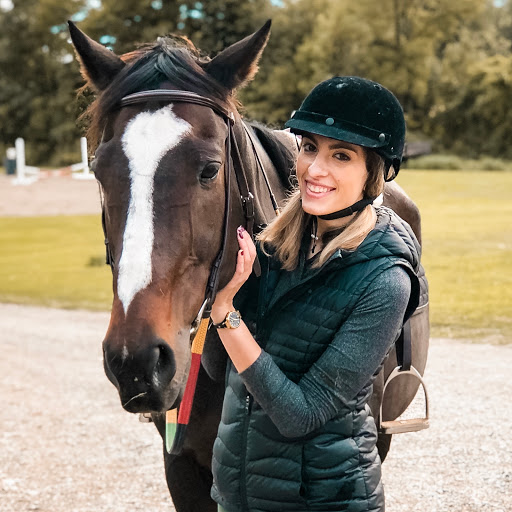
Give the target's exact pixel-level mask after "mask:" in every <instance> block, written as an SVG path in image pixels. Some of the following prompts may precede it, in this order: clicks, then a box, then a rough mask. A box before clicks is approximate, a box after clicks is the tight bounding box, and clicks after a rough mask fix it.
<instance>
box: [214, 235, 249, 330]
mask: <svg viewBox="0 0 512 512" xmlns="http://www.w3.org/2000/svg"><path fill="white" fill-rule="evenodd" d="M236 233H237V239H238V245H239V247H240V250H239V251H238V255H237V260H236V269H235V273H234V275H233V277H232V278H231V281H229V283H228V284H227V285H226V286H225V287H224V288H222V290H220V291H219V292H217V295H216V297H215V302H214V303H213V307H212V313H211V318H212V321H213V322H214V323H216V324H217V323H219V322H222V321H223V320H224V318H225V317H226V314H227V313H228V311H233V298H234V297H235V295H236V294H237V293H238V290H240V288H241V287H242V285H243V284H244V283H245V282H246V281H247V279H249V276H250V275H251V272H252V265H253V263H254V260H255V259H256V246H255V245H254V243H253V241H252V239H251V237H250V236H249V233H247V231H245V229H244V228H243V227H242V226H239V227H238V228H237V230H236Z"/></svg>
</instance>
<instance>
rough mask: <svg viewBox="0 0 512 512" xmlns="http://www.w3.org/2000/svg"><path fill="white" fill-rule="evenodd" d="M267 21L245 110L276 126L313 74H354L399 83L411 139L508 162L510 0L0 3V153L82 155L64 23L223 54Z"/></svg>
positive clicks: (122, 47) (103, 36)
mask: <svg viewBox="0 0 512 512" xmlns="http://www.w3.org/2000/svg"><path fill="white" fill-rule="evenodd" d="M268 18H272V20H273V26H272V36H271V39H270V42H269V44H268V47H267V49H266V50H265V54H264V58H263V59H262V61H261V66H260V71H259V73H258V75H257V77H256V79H255V80H254V82H253V83H252V84H251V85H250V86H249V87H248V88H247V89H245V90H244V91H243V92H242V94H241V99H242V101H243V104H244V106H245V109H246V113H247V115H248V116H249V117H252V118H255V119H258V120H260V121H263V122H266V123H271V124H276V125H278V126H280V125H281V124H282V123H283V122H284V121H285V120H286V119H287V118H288V116H289V114H290V112H291V111H292V110H294V109H296V108H297V106H298V105H299V104H300V102H301V100H302V99H303V98H304V96H305V95H306V94H307V92H308V91H309V90H310V89H311V88H312V87H313V86H314V85H315V84H316V83H317V82H319V81H321V80H323V79H325V78H327V77H330V76H333V75H349V74H353V75H359V76H364V77H366V78H370V79H372V80H376V81H378V82H381V83H382V84H383V85H385V86H386V87H388V88H389V89H391V90H392V91H394V93H395V94H396V95H397V97H398V98H399V100H400V102H401V103H402V105H403V106H404V109H405V112H406V116H407V122H408V129H409V132H408V139H409V142H411V141H417V140H425V141H427V140H428V141H430V142H431V144H432V151H433V153H443V154H451V155H456V156H458V157H461V158H482V157H487V158H488V159H496V161H487V162H484V164H483V165H484V167H486V168H489V167H493V168H500V169H501V168H502V167H503V166H505V165H506V164H505V163H503V162H499V161H498V159H507V158H512V146H511V145H510V144H509V133H511V131H512V118H511V116H509V115H508V114H509V111H510V110H511V107H512V54H511V43H512V3H511V2H509V1H507V0H457V1H453V0H426V1H413V0H381V1H379V2H375V1H373V0H359V1H357V2H354V1H351V0H243V1H240V0H208V1H203V2H194V1H183V0H175V1H173V0H67V1H61V0H1V1H0V70H1V72H0V118H1V119H2V123H1V125H0V153H1V154H2V155H4V154H5V149H6V147H7V146H9V145H12V144H13V143H14V140H15V138H16V137H23V138H24V139H26V140H27V142H28V141H29V140H30V144H28V143H27V150H26V152H27V160H30V162H31V163H32V164H33V165H64V164H66V163H67V162H69V161H70V159H71V160H72V161H74V160H75V159H76V157H78V156H79V146H78V144H77V139H78V138H79V136H80V134H81V131H80V127H77V125H76V118H77V114H79V113H80V111H81V109H82V108H83V106H84V102H85V101H86V98H85V99H82V100H81V101H80V102H79V104H78V106H77V103H76V100H75V95H76V91H77V89H78V88H79V87H80V86H81V85H82V81H81V79H80V76H79V73H78V66H77V63H76V62H75V59H74V55H73V51H72V48H71V46H70V43H69V36H68V31H67V27H66V23H65V22H66V20H68V19H71V20H73V21H75V22H76V23H77V24H78V26H79V27H80V28H81V29H82V30H84V31H85V32H86V33H87V34H89V35H90V36H91V37H93V38H94V39H96V40H98V41H100V42H101V43H103V44H105V45H106V46H107V47H109V48H111V49H112V50H114V51H115V52H116V53H117V54H122V53H124V52H127V51H130V50H132V49H133V48H134V46H135V45H136V44H137V43H142V42H149V41H153V40H154V39H155V38H156V37H157V36H159V35H164V34H167V33H169V32H173V33H179V34H182V35H186V36H188V37H189V38H190V39H191V40H192V41H193V42H194V43H195V45H196V46H197V47H198V48H200V49H202V50H203V51H204V52H205V53H208V54H215V53H216V52H218V51H219V50H221V49H222V48H224V47H225V46H227V45H229V44H231V43H233V42H235V41H237V40H238V39H240V38H242V37H244V36H246V35H247V34H249V33H251V32H253V31H254V30H256V29H257V28H259V27H260V26H261V25H262V24H263V23H264V22H265V20H266V19H268ZM435 163H436V165H435V166H438V164H439V162H435ZM440 163H442V164H443V165H442V166H444V167H447V166H448V167H453V166H456V165H457V163H458V162H457V159H455V158H454V159H453V161H452V160H446V159H445V160H442V162H440Z"/></svg>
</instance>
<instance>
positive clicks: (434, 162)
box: [403, 154, 512, 171]
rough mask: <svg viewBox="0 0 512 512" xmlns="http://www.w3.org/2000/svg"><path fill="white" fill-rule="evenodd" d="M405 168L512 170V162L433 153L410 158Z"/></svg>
mask: <svg viewBox="0 0 512 512" xmlns="http://www.w3.org/2000/svg"><path fill="white" fill-rule="evenodd" d="M403 168H404V169H428V170H444V171H446V170H452V171H453V170H458V171H459V170H466V171H511V170H512V162H511V161H507V160H502V159H499V158H491V157H483V158H479V159H473V160H471V159H468V158H462V157H460V156H457V155H443V154H433V155H425V156H420V157H418V158H413V159H411V160H408V161H407V162H406V163H405V164H404V166H403Z"/></svg>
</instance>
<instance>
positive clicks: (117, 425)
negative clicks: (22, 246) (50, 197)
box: [0, 304, 512, 512]
mask: <svg viewBox="0 0 512 512" xmlns="http://www.w3.org/2000/svg"><path fill="white" fill-rule="evenodd" d="M107 323H108V314H106V313H90V312H84V311H62V310H57V309H45V308H35V307H25V306H16V305H8V304H0V332H1V350H2V357H1V360H0V374H1V375H2V379H1V381H0V382H1V385H0V394H1V396H2V397H3V402H4V406H3V407H2V409H1V410H0V511H1V512H22V511H30V510H36V511H44V512H86V511H87V512H89V511H90V512H92V511H105V512H126V511H128V510H130V511H136V510H150V511H152V512H169V511H171V510H174V509H173V507H172V505H171V503H170V500H169V498H168V494H167V488H166V485H165V478H164V472H163V463H162V457H161V442H160V438H159V436H158V434H157V433H156V430H155V429H154V427H153V426H152V425H150V424H141V423H139V422H138V419H137V417H136V416H134V415H129V414H128V413H126V412H124V411H123V410H122V409H121V406H120V404H119V400H118V397H117V392H116V391H115V389H114V387H113V386H112V385H111V384H110V383H109V382H108V381H107V379H106V377H105V376H104V374H103V369H102V362H101V348H100V347H101V339H102V337H103V334H104V332H105V330H106V326H107ZM510 368H512V347H510V346H490V345H471V344H463V343H458V342H454V341H449V340H440V339H435V340H432V348H431V351H430V359H429V364H428V368H427V372H426V378H427V382H428V386H429V394H430V399H431V418H432V420H431V424H432V426H431V428H430V429H429V430H427V431H423V432H418V433H413V434H403V435H401V436H395V439H394V440H393V444H392V449H391V452H390V455H389V457H388V460H387V461H386V462H385V464H384V466H383V467H384V482H385V488H386V496H387V503H388V506H387V510H388V512H410V511H412V510H415V511H420V512H424V511H429V512H445V511H450V510H453V511H457V512H473V511H474V512H476V511H482V510H485V511H486V512H498V511H502V512H505V511H510V510H512V425H511V422H510V419H509V418H510V417H511V416H512V401H511V400H510V393H511V391H512V388H511V386H510V384H509V380H508V376H509V374H510Z"/></svg>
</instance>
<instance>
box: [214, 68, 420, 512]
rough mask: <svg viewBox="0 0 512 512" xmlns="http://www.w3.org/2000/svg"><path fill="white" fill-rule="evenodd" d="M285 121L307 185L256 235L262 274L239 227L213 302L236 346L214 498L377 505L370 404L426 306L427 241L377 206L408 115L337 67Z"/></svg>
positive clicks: (298, 509)
mask: <svg viewBox="0 0 512 512" xmlns="http://www.w3.org/2000/svg"><path fill="white" fill-rule="evenodd" d="M286 126H287V127H288V128H290V130H291V131H292V132H294V133H296V134H298V135H300V136H301V145H300V152H299V156H298V161H297V181H298V189H297V191H296V192H295V193H294V194H293V195H292V197H291V198H290V200H289V201H288V203H287V205H286V206H285V207H284V209H283V211H282V213H281V215H280V216H279V217H278V218H277V219H276V220H275V221H274V222H273V223H271V224H270V225H269V226H268V227H267V228H266V229H265V230H264V231H263V232H262V233H261V234H260V236H259V248H258V253H259V254H258V256H259V258H260V262H261V266H262V274H261V277H260V278H259V280H257V279H256V278H254V276H253V277H251V279H248V278H249V276H250V274H251V269H252V264H253V261H254V259H255V258H256V252H257V250H256V247H255V246H254V244H253V243H252V241H251V239H250V237H249V236H248V234H247V233H246V232H244V231H243V229H242V228H239V229H238V240H239V245H240V251H239V254H238V261H237V267H236V271H235V275H234V276H233V278H232V280H231V281H230V282H229V283H228V285H227V286H226V287H225V288H224V289H223V290H221V291H220V292H219V293H218V295H217V298H216V301H215V304H214V307H213V309H212V315H211V316H212V321H213V323H214V325H215V326H216V327H217V329H218V333H219V336H220V338H221V340H222V342H223V344H224V346H225V348H226V350H227V352H228V355H229V357H230V362H229V363H228V369H227V375H226V394H225V398H224V406H223V411H222V419H221V423H220V426H219V432H218V436H217V439H216V442H215V445H214V449H213V463H212V465H213V473H214V484H213V488H212V497H213V498H214V499H215V501H216V502H217V503H219V510H227V511H228V512H240V511H285V510H289V511H293V512H302V511H307V510H316V511H324V512H325V511H342V510H347V511H357V512H359V511H379V512H380V511H383V510H384V495H383V490H382V484H381V471H380V460H379V457H378V454H377V450H376V440H377V432H376V427H375V422H374V420H373V418H372V416H371V414H370V410H369V407H368V405H367V402H368V399H369V397H370V396H371V393H372V382H373V380H374V378H375V376H376V374H377V373H378V371H379V370H380V368H381V366H382V364H383V361H384V359H385V357H386V355H387V353H388V351H389V350H390V348H391V347H392V345H393V343H394V341H395V340H396V338H397V336H398V334H399V332H400V329H401V327H402V325H403V322H404V320H405V319H407V318H408V317H409V316H410V314H411V313H412V311H414V309H415V307H416V305H417V303H418V282H417V278H416V275H415V269H416V268H417V266H418V264H419V261H418V260H419V255H418V253H419V246H418V243H417V241H416V239H415V238H414V235H413V234H412V231H411V229H410V228H409V226H408V225H407V224H406V223H405V222H403V221H402V220H401V219H400V218H399V217H397V216H396V215H395V214H394V213H393V212H392V211H391V210H389V209H387V208H383V207H381V208H378V207H374V206H373V205H372V203H373V201H374V200H375V199H376V198H377V197H378V196H379V195H380V194H381V193H382V190H383V186H384V181H385V180H389V179H393V178H394V176H395V175H396V173H397V172H398V170H399V167H400V162H401V158H402V150H403V146H404V136H405V122H404V117H403V112H402V108H401V107H400V104H399V103H398V101H397V99H396V98H395V97H394V96H393V95H392V94H391V93H390V92H389V91H388V90H387V89H385V88H384V87H382V86H381V85H379V84H377V83H375V82H371V81H369V80H365V79H361V78H357V77H335V78H332V79H330V80H327V81H325V82H322V83H321V84H319V85H318V86H316V87H315V88H314V89H313V90H312V91H311V93H310V94H309V95H308V96H307V97H306V99H305V100H304V102H303V103H302V105H301V107H300V109H299V110H298V111H296V112H295V113H294V115H293V116H292V118H291V119H290V120H289V121H288V123H287V124H286ZM246 281H247V282H246ZM242 285H244V286H243V289H242V291H241V293H240V294H239V295H238V296H237V300H236V303H237V305H238V306H239V308H240V310H241V314H240V313H239V312H238V311H236V308H235V307H234V305H233V301H234V299H235V295H236V294H237V292H238V291H239V290H240V288H241V287H242ZM242 296H245V299H243V297H242ZM248 325H249V326H250V327H251V329H249V327H248ZM251 331H252V332H251Z"/></svg>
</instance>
